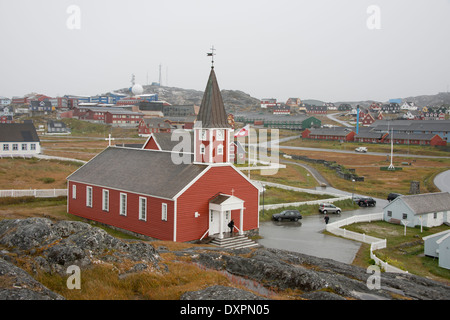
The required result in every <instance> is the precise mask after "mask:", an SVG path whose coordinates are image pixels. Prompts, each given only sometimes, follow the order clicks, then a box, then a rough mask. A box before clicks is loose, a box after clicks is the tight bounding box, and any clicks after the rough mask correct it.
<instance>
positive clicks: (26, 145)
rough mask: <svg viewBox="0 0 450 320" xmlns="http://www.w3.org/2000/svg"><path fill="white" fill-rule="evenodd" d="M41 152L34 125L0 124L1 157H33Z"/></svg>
mask: <svg viewBox="0 0 450 320" xmlns="http://www.w3.org/2000/svg"><path fill="white" fill-rule="evenodd" d="M40 152H41V144H40V140H39V137H38V135H37V132H36V128H35V127H34V125H33V124H32V123H0V157H32V156H33V155H36V154H39V153H40Z"/></svg>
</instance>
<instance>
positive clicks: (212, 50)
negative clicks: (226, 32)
mask: <svg viewBox="0 0 450 320" xmlns="http://www.w3.org/2000/svg"><path fill="white" fill-rule="evenodd" d="M214 51H216V49H214V46H212V48H211V52H208V53H207V56H208V57H211V68H214V56H215V55H216V54H215V53H214Z"/></svg>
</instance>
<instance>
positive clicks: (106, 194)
mask: <svg viewBox="0 0 450 320" xmlns="http://www.w3.org/2000/svg"><path fill="white" fill-rule="evenodd" d="M102 210H103V211H107V212H108V211H109V190H107V189H103V190H102Z"/></svg>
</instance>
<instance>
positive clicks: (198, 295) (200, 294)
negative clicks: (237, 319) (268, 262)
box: [180, 285, 267, 300]
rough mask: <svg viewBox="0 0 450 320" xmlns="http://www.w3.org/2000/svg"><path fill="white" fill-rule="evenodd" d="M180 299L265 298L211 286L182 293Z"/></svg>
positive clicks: (233, 289) (235, 289)
mask: <svg viewBox="0 0 450 320" xmlns="http://www.w3.org/2000/svg"><path fill="white" fill-rule="evenodd" d="M180 300H267V299H266V298H263V297H260V296H257V295H256V294H254V293H251V292H249V291H245V290H242V289H238V288H233V287H226V286H220V285H216V286H211V287H208V288H206V289H204V290H199V291H188V292H185V293H183V295H182V296H181V297H180Z"/></svg>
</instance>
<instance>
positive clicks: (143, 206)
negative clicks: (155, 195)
mask: <svg viewBox="0 0 450 320" xmlns="http://www.w3.org/2000/svg"><path fill="white" fill-rule="evenodd" d="M142 200H144V203H142ZM142 209H144V216H143V217H142ZM138 217H139V220H140V221H147V198H146V197H139V215H138Z"/></svg>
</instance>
